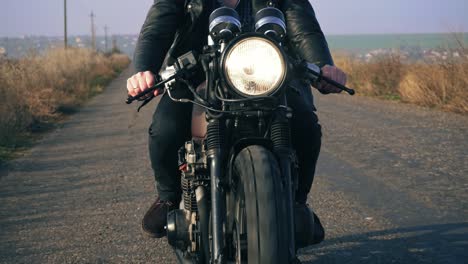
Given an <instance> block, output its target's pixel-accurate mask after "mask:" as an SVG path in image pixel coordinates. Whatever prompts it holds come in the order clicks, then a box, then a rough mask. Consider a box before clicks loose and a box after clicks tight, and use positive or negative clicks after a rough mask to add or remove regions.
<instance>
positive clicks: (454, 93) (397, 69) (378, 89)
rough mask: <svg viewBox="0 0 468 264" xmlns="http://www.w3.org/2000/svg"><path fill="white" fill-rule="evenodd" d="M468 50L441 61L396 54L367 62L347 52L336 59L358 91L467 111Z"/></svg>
mask: <svg viewBox="0 0 468 264" xmlns="http://www.w3.org/2000/svg"><path fill="white" fill-rule="evenodd" d="M467 51H468V50H467V49H462V50H460V51H459V52H460V54H461V56H460V57H457V58H447V59H446V60H441V61H436V62H434V61H431V62H429V61H427V62H426V61H418V62H411V61H406V60H403V59H402V58H401V57H400V56H399V55H398V54H395V55H386V56H382V57H379V58H376V59H374V60H372V61H370V62H365V61H362V60H358V59H354V58H352V57H350V56H346V55H338V56H336V59H335V62H336V64H337V66H339V67H341V68H342V69H343V70H344V71H345V72H347V73H348V84H349V86H350V87H353V88H355V89H356V90H357V92H358V93H360V94H364V95H370V96H378V97H382V98H387V99H395V100H401V101H403V102H408V103H413V104H418V105H422V106H427V107H435V108H439V109H443V110H447V111H452V112H457V113H462V114H467V113H468V57H467V55H468V52H467Z"/></svg>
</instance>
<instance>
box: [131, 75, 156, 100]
mask: <svg viewBox="0 0 468 264" xmlns="http://www.w3.org/2000/svg"><path fill="white" fill-rule="evenodd" d="M155 81H156V80H155V77H154V74H153V73H152V72H150V71H145V72H139V73H137V74H135V75H133V76H132V77H130V78H128V80H127V90H128V94H129V95H131V96H136V95H137V94H139V93H142V92H143V91H145V90H146V89H148V88H151V87H152V86H153V85H154V84H155ZM160 92H161V91H160V90H159V89H157V90H155V91H154V96H158V95H159V93H160Z"/></svg>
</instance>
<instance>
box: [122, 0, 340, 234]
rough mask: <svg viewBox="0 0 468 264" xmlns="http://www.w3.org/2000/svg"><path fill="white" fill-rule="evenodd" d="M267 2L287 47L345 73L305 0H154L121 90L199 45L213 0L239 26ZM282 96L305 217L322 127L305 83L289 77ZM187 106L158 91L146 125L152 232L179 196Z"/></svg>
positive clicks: (136, 89) (136, 87)
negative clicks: (279, 14) (289, 113)
mask: <svg viewBox="0 0 468 264" xmlns="http://www.w3.org/2000/svg"><path fill="white" fill-rule="evenodd" d="M269 4H270V5H271V4H274V5H276V6H277V7H278V8H279V9H280V10H282V11H283V12H284V14H285V19H286V24H287V30H288V34H287V40H286V41H287V42H286V43H287V45H286V47H287V48H289V49H290V50H292V51H293V52H294V53H295V54H296V55H298V56H299V57H301V58H303V59H305V60H307V61H308V62H311V63H315V64H317V65H319V66H320V67H321V68H322V71H323V75H324V76H326V77H329V78H330V79H333V80H335V81H337V82H338V83H341V84H345V82H346V75H345V73H344V72H343V71H341V70H340V69H338V68H337V67H335V66H333V59H332V57H331V54H330V51H329V49H328V45H327V42H326V40H325V37H324V34H323V33H322V30H321V28H320V25H319V23H318V22H317V19H316V17H315V13H314V10H313V8H312V6H311V5H310V3H309V1H308V0H276V1H273V0H185V1H184V0H155V1H154V4H153V5H152V6H151V8H150V10H149V13H148V15H147V17H146V21H145V23H144V25H143V27H142V29H141V33H140V36H139V40H138V44H137V47H136V50H135V57H134V64H135V68H136V72H137V73H136V74H135V75H133V76H132V77H130V78H129V79H128V81H127V89H128V94H129V95H131V96H135V95H137V94H138V93H140V92H142V91H144V90H146V89H148V88H149V87H151V86H152V85H154V84H155V77H154V75H155V74H157V73H158V72H159V71H160V70H161V69H162V68H163V65H164V66H166V65H171V64H172V63H173V62H174V59H175V58H177V57H178V56H180V55H182V54H184V53H186V52H187V51H190V50H195V51H198V52H199V53H200V51H201V50H202V48H203V46H204V45H206V44H207V36H208V17H209V15H210V13H211V12H212V11H213V10H214V9H215V8H217V7H219V6H222V5H225V6H228V7H231V8H235V9H236V10H237V11H238V13H239V15H240V17H241V20H242V24H243V31H249V30H251V28H252V21H253V16H254V14H255V13H256V12H257V11H258V10H260V9H262V8H264V7H267V6H268V5H269ZM244 26H245V27H244ZM200 81H202V80H200ZM319 91H320V92H322V93H324V94H327V93H339V92H340V91H341V90H340V89H338V88H336V87H334V86H331V85H328V84H325V83H322V84H321V85H319ZM174 93H175V96H176V97H179V98H181V97H189V98H190V97H192V95H191V94H190V92H187V89H177V90H175V91H174ZM155 95H158V91H156V92H155ZM287 98H288V105H289V106H291V107H292V108H293V111H294V115H293V118H292V120H291V124H292V126H291V128H292V139H293V145H294V147H295V149H296V152H297V156H298V159H299V164H300V168H299V174H300V176H299V188H298V190H297V192H296V211H299V212H301V211H302V212H305V211H307V213H308V214H309V215H310V217H311V216H312V214H311V213H310V210H309V209H308V207H307V204H306V200H307V195H308V193H309V191H310V188H311V187H312V181H313V178H314V173H315V164H316V162H317V158H318V155H319V152H320V144H321V135H322V134H321V127H320V125H319V124H318V119H317V116H316V115H315V112H314V111H316V109H315V107H314V105H313V98H312V93H311V89H310V87H309V86H308V85H306V84H304V83H302V82H300V81H293V82H292V84H291V89H288V92H287ZM191 110H192V105H191V104H179V103H173V102H171V100H170V98H169V97H168V96H167V95H163V96H162V98H161V100H160V102H159V104H158V106H157V108H156V111H155V112H154V115H153V120H152V124H151V126H150V128H149V153H150V158H151V165H152V168H153V171H154V176H155V180H156V189H157V192H158V195H159V197H157V198H156V201H155V202H154V203H153V204H152V206H151V207H150V208H149V210H148V212H147V213H146V214H145V216H144V218H143V221H142V226H143V230H144V231H146V232H147V233H148V234H150V235H151V236H153V237H158V238H159V237H163V236H164V235H165V229H164V226H165V225H166V215H167V212H168V211H169V210H173V209H175V208H177V207H178V203H179V201H180V196H181V189H180V173H179V171H178V167H177V151H178V148H179V147H180V146H182V145H183V144H184V142H185V141H187V140H189V139H190V137H191V130H190V124H191V122H190V120H191ZM313 217H314V219H315V222H316V226H317V224H318V228H317V230H316V232H315V234H316V236H317V237H316V238H315V241H314V242H315V243H316V242H320V241H321V240H323V236H324V233H323V227H322V226H321V224H320V221H319V220H318V218H317V217H316V215H315V214H314V215H313Z"/></svg>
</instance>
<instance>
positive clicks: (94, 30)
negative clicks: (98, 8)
mask: <svg viewBox="0 0 468 264" xmlns="http://www.w3.org/2000/svg"><path fill="white" fill-rule="evenodd" d="M90 17H91V46H92V47H93V50H96V27H95V26H94V18H95V17H96V16H95V15H94V12H93V11H91V15H90Z"/></svg>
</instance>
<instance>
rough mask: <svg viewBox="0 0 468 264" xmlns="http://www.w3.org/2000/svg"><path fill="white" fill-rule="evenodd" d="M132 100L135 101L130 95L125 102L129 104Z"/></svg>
mask: <svg viewBox="0 0 468 264" xmlns="http://www.w3.org/2000/svg"><path fill="white" fill-rule="evenodd" d="M133 101H135V98H134V97H133V96H131V95H129V96H128V97H127V100H126V101H125V103H126V104H131V103H132V102H133Z"/></svg>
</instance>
